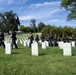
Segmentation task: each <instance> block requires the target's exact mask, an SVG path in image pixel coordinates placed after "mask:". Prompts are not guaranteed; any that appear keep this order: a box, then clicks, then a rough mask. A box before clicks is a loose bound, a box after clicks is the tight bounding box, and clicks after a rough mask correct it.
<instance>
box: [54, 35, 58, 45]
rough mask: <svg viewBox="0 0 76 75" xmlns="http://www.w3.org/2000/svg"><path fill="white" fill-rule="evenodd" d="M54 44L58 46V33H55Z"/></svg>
mask: <svg viewBox="0 0 76 75" xmlns="http://www.w3.org/2000/svg"><path fill="white" fill-rule="evenodd" d="M54 46H58V43H57V36H56V34H55V35H54Z"/></svg>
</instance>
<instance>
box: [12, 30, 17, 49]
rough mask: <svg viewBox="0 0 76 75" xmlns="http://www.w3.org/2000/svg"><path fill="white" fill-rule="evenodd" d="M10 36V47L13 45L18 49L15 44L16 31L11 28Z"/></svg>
mask: <svg viewBox="0 0 76 75" xmlns="http://www.w3.org/2000/svg"><path fill="white" fill-rule="evenodd" d="M11 38H12V48H13V45H14V46H15V48H16V49H18V46H17V44H16V40H17V37H16V32H15V31H14V30H13V29H12V35H11Z"/></svg>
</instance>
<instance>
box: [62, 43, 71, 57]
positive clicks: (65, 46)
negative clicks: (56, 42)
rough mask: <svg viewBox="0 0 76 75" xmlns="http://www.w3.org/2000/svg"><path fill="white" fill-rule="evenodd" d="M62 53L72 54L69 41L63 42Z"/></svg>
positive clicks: (65, 54)
mask: <svg viewBox="0 0 76 75" xmlns="http://www.w3.org/2000/svg"><path fill="white" fill-rule="evenodd" d="M63 55H64V56H71V55H72V51H71V43H64V44H63Z"/></svg>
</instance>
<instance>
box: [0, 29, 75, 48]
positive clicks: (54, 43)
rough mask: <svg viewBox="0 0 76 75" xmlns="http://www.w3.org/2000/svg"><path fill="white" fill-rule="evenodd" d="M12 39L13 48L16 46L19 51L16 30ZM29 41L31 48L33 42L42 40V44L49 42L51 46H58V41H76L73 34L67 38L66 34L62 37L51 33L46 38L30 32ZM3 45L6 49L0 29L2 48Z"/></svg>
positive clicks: (12, 34)
mask: <svg viewBox="0 0 76 75" xmlns="http://www.w3.org/2000/svg"><path fill="white" fill-rule="evenodd" d="M11 39H12V48H13V45H14V46H15V48H16V49H18V46H17V44H16V40H17V37H16V32H15V31H14V30H12V33H11ZM28 39H29V40H30V43H29V47H31V44H32V43H33V41H36V42H37V43H39V41H40V40H41V42H44V41H47V42H48V43H49V46H58V41H63V42H64V43H65V42H70V41H75V36H74V35H73V34H72V35H71V36H68V35H66V36H65V35H64V34H63V35H62V36H60V35H56V34H54V35H53V34H52V33H51V32H50V33H49V34H47V35H46V36H45V35H43V34H41V35H38V34H36V36H33V33H32V32H30V33H29V36H28ZM1 45H3V47H4V48H5V44H4V33H3V32H2V30H1V29H0V46H1Z"/></svg>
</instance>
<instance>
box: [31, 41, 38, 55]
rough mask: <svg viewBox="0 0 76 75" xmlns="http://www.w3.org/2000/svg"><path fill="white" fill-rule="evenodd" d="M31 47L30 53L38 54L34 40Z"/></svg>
mask: <svg viewBox="0 0 76 75" xmlns="http://www.w3.org/2000/svg"><path fill="white" fill-rule="evenodd" d="M31 47H32V55H35V56H38V43H37V42H34V43H32V45H31Z"/></svg>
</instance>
